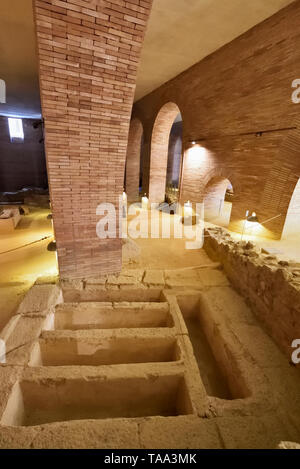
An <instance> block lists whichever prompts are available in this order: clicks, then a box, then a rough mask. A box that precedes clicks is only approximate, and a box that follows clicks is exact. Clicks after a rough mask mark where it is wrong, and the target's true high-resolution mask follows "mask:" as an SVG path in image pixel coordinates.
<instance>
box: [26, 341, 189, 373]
mask: <svg viewBox="0 0 300 469" xmlns="http://www.w3.org/2000/svg"><path fill="white" fill-rule="evenodd" d="M180 356H181V353H180V349H179V346H178V344H177V341H176V339H175V338H172V337H171V338H168V337H165V338H161V337H146V338H145V337H99V338H87V337H82V338H74V337H73V338H72V337H60V338H55V337H54V338H51V337H49V333H48V337H47V338H42V339H40V340H39V341H38V343H37V344H36V345H35V346H34V348H33V350H32V353H31V359H30V362H29V365H30V366H80V365H85V366H100V365H116V364H126V363H157V362H172V361H176V360H179V359H180Z"/></svg>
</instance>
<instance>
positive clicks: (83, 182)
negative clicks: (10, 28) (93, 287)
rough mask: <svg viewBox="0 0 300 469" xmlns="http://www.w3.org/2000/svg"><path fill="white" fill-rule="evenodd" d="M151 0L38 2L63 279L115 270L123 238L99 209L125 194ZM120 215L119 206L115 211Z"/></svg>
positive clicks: (49, 158)
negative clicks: (108, 229) (101, 231)
mask: <svg viewBox="0 0 300 469" xmlns="http://www.w3.org/2000/svg"><path fill="white" fill-rule="evenodd" d="M151 3H152V0H126V1H125V0H109V1H108V0H34V2H33V4H34V12H35V20H36V32H37V45H38V54H39V76H40V87H41V99H42V111H43V117H44V119H45V131H46V157H47V164H48V175H49V185H50V195H51V202H52V210H53V221H54V228H55V236H56V241H57V248H58V250H57V252H58V261H59V268H60V274H61V276H62V277H64V278H76V277H84V276H90V275H93V274H99V273H102V274H106V273H112V272H118V271H119V270H120V269H121V260H122V259H121V239H104V240H99V238H98V237H97V235H96V225H97V222H98V221H99V218H100V217H99V216H97V215H96V208H97V206H98V205H99V204H100V203H102V202H109V203H113V204H117V203H118V200H119V195H121V194H122V191H123V182H124V168H125V157H126V147H127V138H128V130H129V123H130V115H131V110H132V103H133V97H134V91H135V83H136V73H137V67H138V64H139V57H140V52H141V47H142V43H143V38H144V33H145V29H146V23H147V19H148V16H149V13H150V8H151ZM117 215H118V209H117Z"/></svg>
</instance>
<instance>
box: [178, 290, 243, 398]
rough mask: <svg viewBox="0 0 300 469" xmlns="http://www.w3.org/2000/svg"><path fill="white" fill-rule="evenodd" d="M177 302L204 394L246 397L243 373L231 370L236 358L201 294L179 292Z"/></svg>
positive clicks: (223, 396)
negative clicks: (204, 390)
mask: <svg viewBox="0 0 300 469" xmlns="http://www.w3.org/2000/svg"><path fill="white" fill-rule="evenodd" d="M177 302H178V305H179V307H180V310H181V313H182V315H183V318H184V321H185V324H186V327H187V329H188V332H189V338H190V341H191V343H192V346H193V350H194V355H195V358H196V361H197V364H198V368H199V372H200V375H201V378H202V381H203V384H204V386H205V389H206V392H207V394H208V395H209V396H213V397H218V398H220V399H226V400H231V399H242V398H246V397H249V392H248V389H247V386H246V384H245V383H244V380H243V377H242V376H241V375H240V374H238V375H237V374H236V373H234V372H233V369H234V367H233V363H234V362H235V359H234V357H233V355H232V352H231V351H230V349H229V348H228V347H227V346H226V342H225V340H224V339H223V338H222V336H221V334H220V333H219V331H217V330H216V328H215V325H216V324H215V322H214V320H213V317H212V314H211V311H210V309H209V308H208V307H207V304H204V302H203V301H202V297H201V294H195V295H179V296H177Z"/></svg>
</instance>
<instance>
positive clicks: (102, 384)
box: [1, 375, 193, 426]
mask: <svg viewBox="0 0 300 469" xmlns="http://www.w3.org/2000/svg"><path fill="white" fill-rule="evenodd" d="M104 378H105V377H102V379H101V378H96V377H92V378H91V379H88V378H85V379H83V378H74V379H71V378H70V379H57V380H55V379H49V378H48V379H43V380H42V379H41V380H40V381H39V380H35V381H31V380H23V381H21V382H20V383H16V384H15V386H14V388H13V390H12V393H11V395H10V397H9V400H8V403H7V406H6V409H5V411H4V413H3V416H2V419H1V424H2V425H7V426H34V425H40V424H46V423H51V422H62V421H70V420H82V419H109V418H135V417H148V416H177V415H188V414H192V413H193V409H192V405H191V401H190V398H189V395H188V391H187V387H186V384H185V380H184V377H183V375H167V376H165V375H163V376H153V375H151V376H140V377H129V378H126V377H121V378H115V379H104Z"/></svg>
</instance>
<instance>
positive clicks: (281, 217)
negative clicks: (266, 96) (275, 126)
mask: <svg viewBox="0 0 300 469" xmlns="http://www.w3.org/2000/svg"><path fill="white" fill-rule="evenodd" d="M289 126H290V127H293V129H292V130H290V131H289V132H288V133H287V135H286V136H285V137H284V138H282V140H281V144H280V145H279V146H278V158H277V161H276V163H274V165H273V167H272V168H271V170H270V173H269V177H268V180H267V182H266V184H265V188H264V191H263V193H262V195H261V201H260V210H259V211H258V212H259V214H260V217H261V218H262V219H263V220H269V221H268V223H267V227H268V230H269V232H270V237H273V238H275V239H280V238H281V237H282V235H283V231H284V226H285V222H286V218H287V216H288V212H289V208H290V203H291V201H292V198H293V195H294V191H295V189H296V186H297V183H298V180H299V177H300V159H299V153H300V118H299V117H296V118H292V119H291V120H290V121H289Z"/></svg>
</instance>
